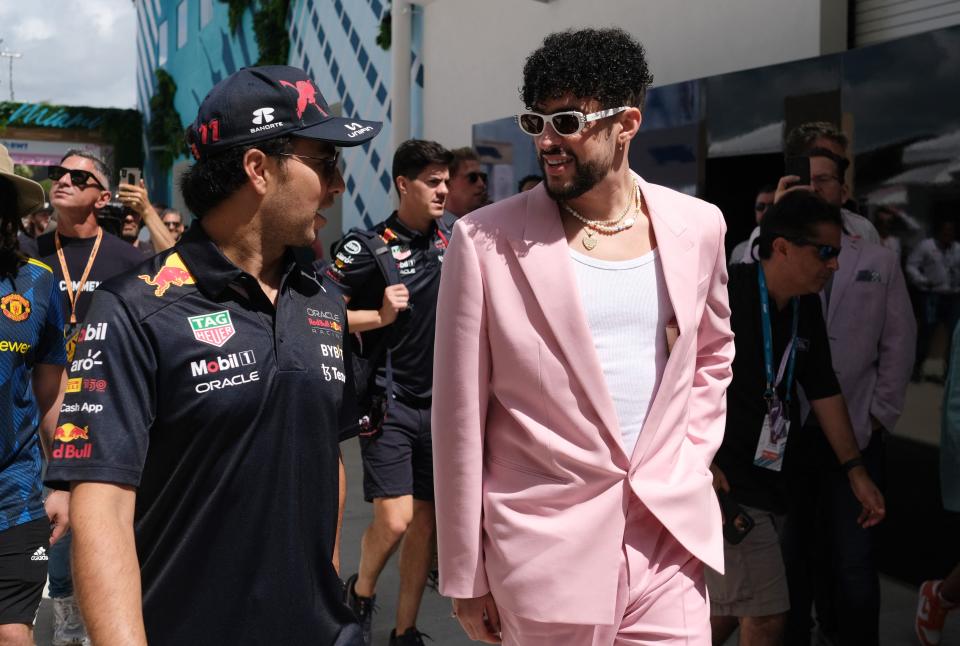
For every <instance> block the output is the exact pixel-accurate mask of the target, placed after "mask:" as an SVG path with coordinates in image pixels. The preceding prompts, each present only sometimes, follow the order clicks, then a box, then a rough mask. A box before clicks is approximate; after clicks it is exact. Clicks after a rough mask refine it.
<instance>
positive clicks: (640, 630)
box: [498, 499, 710, 646]
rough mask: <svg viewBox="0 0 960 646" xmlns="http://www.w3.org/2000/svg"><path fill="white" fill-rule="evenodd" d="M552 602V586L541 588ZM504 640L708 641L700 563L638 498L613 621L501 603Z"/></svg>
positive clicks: (541, 643) (702, 645) (580, 644)
mask: <svg viewBox="0 0 960 646" xmlns="http://www.w3.org/2000/svg"><path fill="white" fill-rule="evenodd" d="M543 602H544V603H550V591H549V590H544V591H543ZM498 610H499V613H500V626H501V631H502V637H503V645H504V646H558V645H563V646H611V645H616V646H627V645H634V644H651V643H657V644H670V645H679V644H685V645H690V646H710V606H709V601H708V599H707V591H706V585H705V583H704V578H703V565H702V564H701V563H700V561H698V560H697V559H696V558H694V557H693V556H692V555H691V554H690V553H689V552H688V551H687V550H686V549H685V548H684V547H683V546H681V545H680V543H678V542H677V541H676V539H674V538H673V535H672V534H670V532H668V531H667V530H666V529H664V527H663V525H661V524H660V521H658V520H657V519H656V517H654V516H653V514H651V513H650V512H649V511H648V510H647V508H646V507H645V506H644V505H643V504H642V503H641V502H639V501H638V500H636V499H635V500H634V501H633V503H631V507H630V509H629V511H628V514H627V526H626V532H625V534H624V540H623V554H622V559H621V565H620V582H619V586H618V589H617V605H616V616H617V617H619V618H620V620H619V623H616V624H612V625H597V626H593V625H582V624H548V623H540V622H537V621H531V620H529V619H525V618H523V617H519V616H517V615H515V614H513V613H511V612H509V611H507V610H506V609H505V608H502V607H501V608H499V609H498Z"/></svg>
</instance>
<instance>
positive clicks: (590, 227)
mask: <svg viewBox="0 0 960 646" xmlns="http://www.w3.org/2000/svg"><path fill="white" fill-rule="evenodd" d="M642 201H643V195H642V193H640V186H639V185H638V184H637V182H636V181H634V183H633V200H632V204H631V201H629V200H628V201H627V208H625V209H624V210H623V213H621V214H620V217H619V218H617V219H616V220H614V221H613V222H608V221H605V220H588V219H587V218H585V217H583V216H582V215H580V214H579V213H577V212H576V211H575V210H574V209H573V207H572V206H570V205H569V204H567V203H566V202H562V203H561V206H562V207H563V208H564V210H565V211H566V212H567V213H569V214H570V215H572V216H573V217H575V218H576V219H577V220H579V221H580V222H582V223H583V224H584V226H586V227H587V228H586V229H584V236H583V238H581V240H580V242H581V243H582V244H583V246H584V248H585V249H586V250H587V251H593V250H594V249H595V248H596V246H597V243H598V242H600V239H599V238H597V237H595V233H600V234H603V235H615V234H617V233H620V232H621V231H626V230H627V229H629V228H630V227H632V226H633V225H634V224H636V223H637V220H636V218H634V217H632V216H631V217H629V218H628V217H627V213H629V212H630V207H631V206H633V207H634V212H635V213H639V212H640V206H641V204H642Z"/></svg>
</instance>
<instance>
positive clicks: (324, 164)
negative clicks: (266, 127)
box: [279, 150, 340, 177]
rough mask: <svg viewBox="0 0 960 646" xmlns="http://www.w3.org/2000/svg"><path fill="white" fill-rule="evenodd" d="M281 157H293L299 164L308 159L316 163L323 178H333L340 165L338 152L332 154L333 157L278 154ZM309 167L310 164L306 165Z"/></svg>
mask: <svg viewBox="0 0 960 646" xmlns="http://www.w3.org/2000/svg"><path fill="white" fill-rule="evenodd" d="M279 154H280V155H281V156H283V157H293V158H294V159H298V160H300V161H301V162H302V161H303V160H304V159H309V160H310V161H312V162H316V163H317V164H319V166H320V170H321V172H323V175H324V177H333V174H334V173H335V172H336V171H337V165H338V164H339V163H340V151H339V150H338V151H337V152H335V153H333V155H324V156H323V157H317V156H315V155H301V154H299V153H279ZM307 166H310V164H307Z"/></svg>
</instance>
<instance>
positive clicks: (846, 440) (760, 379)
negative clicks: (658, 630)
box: [707, 191, 885, 646]
mask: <svg viewBox="0 0 960 646" xmlns="http://www.w3.org/2000/svg"><path fill="white" fill-rule="evenodd" d="M841 222H842V220H841V216H840V210H839V208H838V207H836V206H832V205H830V204H827V203H826V202H824V201H823V200H821V199H820V198H818V197H817V196H815V195H811V194H810V193H809V192H805V191H803V192H795V193H792V194H789V195H786V196H784V197H783V198H782V199H781V200H780V201H779V202H778V203H777V204H775V205H774V206H773V207H771V208H770V209H769V210H768V211H767V213H766V215H765V216H764V218H763V220H762V221H761V223H760V236H759V238H758V241H759V242H758V245H757V252H758V257H759V259H760V260H759V262H758V263H753V264H737V265H733V266H732V267H731V268H730V282H729V284H728V292H729V295H730V310H731V317H730V323H731V327H732V328H733V332H734V335H735V344H736V355H735V358H734V362H733V381H732V382H731V383H730V386H729V388H728V389H727V404H728V410H727V422H726V432H725V435H724V438H723V444H722V445H721V446H720V450H719V451H718V452H717V455H716V458H715V459H714V462H713V465H712V466H711V470H712V471H713V473H714V487H715V488H716V489H717V490H718V491H723V492H724V493H725V494H727V495H729V497H730V498H732V499H733V500H735V501H736V502H737V503H739V505H740V506H741V509H742V511H743V512H745V513H746V514H747V515H748V516H750V517H751V518H752V520H753V523H754V526H753V527H752V529H750V530H749V533H747V534H746V536H737V537H736V538H735V540H736V539H740V540H739V542H736V543H735V542H733V541H731V540H730V536H731V532H730V530H729V529H728V530H727V532H725V534H727V537H728V538H727V540H725V541H724V561H725V566H726V573H725V574H724V575H722V576H721V575H719V574H717V573H716V572H713V571H708V572H707V587H708V589H709V591H710V601H711V614H712V615H713V616H712V617H711V624H712V628H713V637H714V643H723V642H724V641H725V640H726V639H727V637H728V636H729V635H730V633H731V632H732V631H733V630H734V628H736V626H737V623H739V625H740V640H741V641H740V643H742V644H751V645H754V644H770V645H771V646H772V645H774V644H780V642H781V640H782V638H783V632H784V626H785V622H786V612H787V610H788V609H789V608H790V600H789V592H788V588H787V581H786V573H785V567H784V563H783V558H782V556H781V551H780V535H781V532H782V529H783V523H784V518H785V512H786V502H787V495H786V480H785V474H784V470H785V469H789V468H791V464H792V462H791V455H788V453H787V447H788V439H791V440H792V439H793V436H794V435H796V434H798V432H799V431H800V405H799V402H798V396H797V386H798V385H800V386H802V387H803V389H804V391H805V392H806V395H807V397H808V398H809V400H810V405H811V407H812V408H813V412H814V413H815V414H816V416H817V418H818V419H819V421H820V424H821V426H822V428H823V432H824V434H825V435H826V437H827V439H828V440H829V442H830V446H831V448H832V450H833V452H834V454H835V455H836V458H837V460H838V461H839V463H840V464H841V466H842V470H843V472H844V474H845V475H846V477H847V479H848V481H849V486H850V488H851V489H852V490H853V494H854V496H855V497H856V499H857V500H858V501H859V502H860V504H861V505H862V511H861V512H860V515H859V518H858V520H859V522H860V524H861V525H862V526H864V527H869V526H872V525H875V524H877V523H878V522H880V521H881V520H882V519H883V517H884V514H885V511H884V501H883V496H882V495H881V494H880V491H879V490H878V489H877V487H876V486H875V485H874V484H873V481H872V480H871V479H870V476H869V475H868V473H867V471H866V469H865V468H864V465H863V462H862V460H861V456H860V451H859V450H858V447H857V443H856V438H855V437H854V434H853V431H852V429H851V425H850V418H849V416H848V414H847V408H846V403H845V402H844V399H843V397H842V395H841V394H840V386H839V384H838V383H837V378H836V376H835V375H834V372H833V365H832V363H831V356H830V345H829V341H828V339H827V334H826V329H825V326H824V321H823V314H822V311H821V307H820V301H819V298H818V297H817V292H819V291H820V289H822V287H823V285H824V284H826V282H827V281H828V280H829V279H830V278H831V276H832V275H833V273H834V272H835V271H836V270H837V256H838V255H839V254H840V233H841ZM791 427H792V428H793V429H794V430H793V432H792V434H791ZM791 445H792V442H791ZM727 507H728V508H729V507H730V506H729V505H727ZM728 515H729V514H728ZM725 522H726V523H735V522H737V519H736V517H735V516H734V517H728V518H726V519H725ZM748 526H749V523H747V524H746V525H743V527H744V529H745V530H746V529H747V527H748ZM741 533H744V532H741Z"/></svg>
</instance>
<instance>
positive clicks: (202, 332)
mask: <svg viewBox="0 0 960 646" xmlns="http://www.w3.org/2000/svg"><path fill="white" fill-rule="evenodd" d="M187 321H189V322H190V329H191V330H193V338H195V339H196V340H197V341H201V342H203V343H207V344H209V345H212V346H216V347H218V348H220V347H223V344H224V343H226V342H227V341H229V340H230V337H232V336H233V335H234V332H235V330H234V329H233V322H232V321H231V320H230V312H228V311H227V310H223V311H222V312H211V313H209V314H200V315H199V316H191V317H189V318H187Z"/></svg>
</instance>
